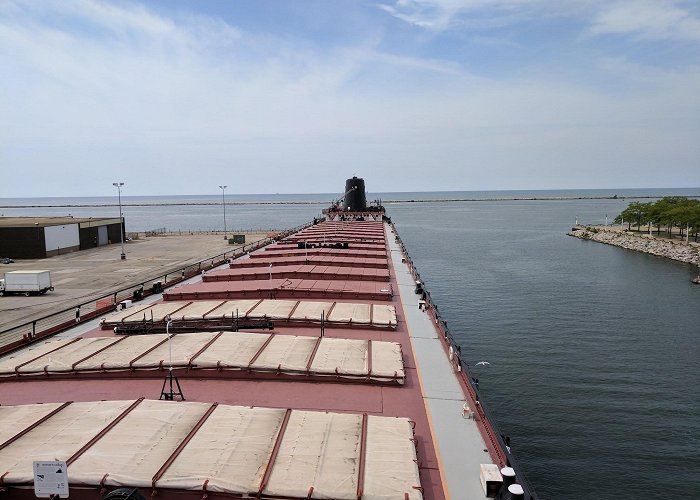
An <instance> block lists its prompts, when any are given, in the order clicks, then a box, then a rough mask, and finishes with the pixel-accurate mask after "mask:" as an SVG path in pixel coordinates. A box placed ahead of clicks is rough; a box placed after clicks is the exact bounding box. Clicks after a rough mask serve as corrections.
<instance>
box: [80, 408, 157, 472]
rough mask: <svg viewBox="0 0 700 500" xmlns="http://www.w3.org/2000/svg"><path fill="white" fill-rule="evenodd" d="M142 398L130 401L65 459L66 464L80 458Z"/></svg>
mask: <svg viewBox="0 0 700 500" xmlns="http://www.w3.org/2000/svg"><path fill="white" fill-rule="evenodd" d="M144 399H145V398H138V399H137V400H136V401H134V402H133V403H131V405H130V406H129V407H128V408H127V409H126V410H124V411H123V412H121V413H120V414H119V416H118V417H117V418H115V419H114V420H112V421H111V422H110V423H109V424H107V426H106V427H104V428H103V429H102V430H101V431H100V432H98V433H97V434H96V435H95V437H93V438H92V439H91V440H90V441H88V442H87V443H85V445H83V447H82V448H80V449H79V450H78V451H76V452H75V453H74V454H73V455H72V456H71V457H70V458H69V459H68V460H66V465H70V464H72V463H73V462H75V461H76V460H78V459H79V458H80V456H81V455H82V454H83V453H85V452H86V451H88V450H89V449H90V448H92V446H93V445H94V444H95V443H96V442H98V441H99V440H100V439H102V438H103V437H104V436H105V434H107V433H108V432H109V431H111V430H112V429H114V427H115V426H116V425H117V424H118V423H119V422H121V421H122V420H123V419H124V417H126V416H127V415H128V414H129V413H131V410H133V409H134V408H136V407H137V406H138V405H139V404H141V401H143V400H144Z"/></svg>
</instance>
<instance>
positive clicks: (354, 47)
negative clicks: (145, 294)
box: [0, 2, 700, 197]
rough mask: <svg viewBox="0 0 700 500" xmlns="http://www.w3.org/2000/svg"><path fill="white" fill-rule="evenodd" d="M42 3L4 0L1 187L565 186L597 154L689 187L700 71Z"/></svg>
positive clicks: (600, 162) (600, 160)
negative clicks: (593, 82)
mask: <svg viewBox="0 0 700 500" xmlns="http://www.w3.org/2000/svg"><path fill="white" fill-rule="evenodd" d="M37 5H44V2H41V3H35V2H32V3H27V4H23V3H17V4H13V5H12V8H5V10H3V9H2V8H0V67H2V68H3V71H4V72H5V73H4V76H3V78H2V80H0V116H1V117H2V120H1V121H0V128H1V130H0V166H1V167H2V168H1V170H3V171H12V172H21V173H22V175H17V176H11V177H9V178H8V177H4V178H3V182H2V183H1V184H0V197H3V196H21V195H26V196H38V195H51V194H55V195H60V194H63V195H71V194H73V195H78V194H88V193H89V194H93V193H94V194H99V189H104V190H106V191H108V192H109V191H111V189H112V188H111V182H112V181H113V180H114V179H112V177H113V173H114V172H119V173H120V176H121V179H122V180H124V181H126V182H128V185H129V187H130V188H129V189H130V194H159V193H163V194H166V193H168V194H170V193H196V192H208V191H209V189H210V188H211V189H213V188H215V186H216V185H218V184H221V183H227V184H229V185H230V186H232V192H261V191H264V192H276V191H279V192H295V191H296V192H302V191H335V190H336V189H337V178H341V179H342V178H343V176H344V175H345V172H347V171H350V172H351V173H357V174H358V175H365V176H368V177H369V176H370V175H371V176H374V177H375V178H376V179H377V182H378V184H375V185H373V187H372V189H373V190H375V191H381V190H388V189H391V190H399V189H405V190H416V189H487V188H494V187H499V186H500V187H502V188H507V187H514V188H517V187H519V186H522V187H538V186H539V187H566V186H569V187H576V186H577V185H582V184H580V182H583V181H585V179H586V175H589V174H586V172H588V170H586V169H590V168H591V165H593V166H594V167H593V170H595V171H601V172H603V171H608V172H613V174H615V175H616V176H617V180H613V181H610V185H615V184H617V185H624V184H626V182H625V179H628V178H631V176H632V175H636V176H639V175H646V176H647V177H646V178H647V179H653V178H655V176H656V175H657V174H656V173H655V172H654V169H655V168H659V165H665V164H666V163H668V164H675V167H674V170H673V171H672V172H671V171H669V172H667V174H668V176H667V178H670V177H672V175H674V174H673V172H676V173H677V174H675V175H677V177H678V178H679V179H683V182H685V183H688V182H691V183H694V185H700V178H699V177H698V175H699V174H698V172H696V171H695V170H694V169H695V167H696V166H697V161H696V160H697V157H698V156H700V155H699V154H698V153H699V151H698V146H697V141H696V140H695V137H697V135H698V133H699V131H698V127H699V125H698V123H697V119H696V118H695V117H697V116H700V103H699V102H698V99H697V98H696V97H693V96H696V95H697V90H696V89H697V88H698V82H699V81H700V70H699V69H698V68H685V69H679V70H677V71H676V72H674V73H672V74H669V73H667V72H664V71H661V70H654V71H652V70H649V69H648V68H645V67H643V66H634V67H630V66H624V65H623V64H622V63H623V62H624V61H622V62H620V61H614V62H608V63H605V64H604V65H603V67H602V70H603V71H605V72H607V73H611V72H613V71H614V70H615V69H616V68H617V69H619V68H622V70H621V72H620V73H619V74H617V73H616V74H615V77H616V78H625V79H626V83H628V84H629V91H626V92H624V93H618V94H615V93H613V92H607V91H605V90H601V89H597V88H594V87H591V86H587V85H585V84H574V83H568V84H567V83H562V82H560V81H554V80H552V79H550V78H548V77H547V76H548V75H543V76H531V77H530V78H528V79H525V78H523V77H519V78H515V77H505V78H501V79H499V80H495V79H490V78H484V77H479V76H475V75H471V74H466V73H465V72H464V71H463V70H461V69H460V66H459V65H457V64H454V63H452V62H450V61H442V60H435V59H429V58H419V57H411V56H410V55H401V56H398V55H395V54H391V53H386V52H383V51H381V50H380V49H379V48H378V47H380V41H379V40H377V39H375V38H368V39H361V40H356V41H354V42H353V43H351V44H348V45H347V46H345V47H342V48H334V47H329V46H322V45H321V44H314V43H310V42H307V41H301V42H300V41H298V40H293V39H288V38H284V37H279V36H276V35H269V34H265V33H262V32H256V33H251V32H248V31H245V30H241V29H240V28H238V27H236V26H231V25H229V24H227V23H225V22H224V21H222V20H220V19H216V18H209V17H197V16H186V17H173V18H163V17H162V16H159V15H157V14H155V13H153V12H151V11H148V10H146V9H144V8H141V7H132V6H131V4H108V5H107V7H104V4H101V3H100V4H97V6H96V7H95V8H94V9H93V10H91V11H90V12H89V13H88V14H85V13H84V12H82V11H81V12H77V11H76V9H77V7H75V8H74V7H71V8H68V9H66V10H62V6H63V5H64V3H63V2H57V3H51V4H48V5H50V6H51V9H52V10H51V12H48V13H47V12H46V11H41V8H39V7H37ZM70 5H71V6H80V5H82V3H81V2H75V3H71V4H70ZM103 7H104V8H103ZM113 9H116V10H117V11H116V12H115V11H114V10H113ZM78 10H80V9H78ZM38 11H41V12H38ZM59 11H60V13H61V15H60V16H56V14H57V13H58V12H59ZM58 18H61V19H63V20H64V21H65V24H61V23H59V22H57V21H56V19H58ZM639 82H642V83H643V85H642V86H640V85H639ZM645 170H646V173H645ZM426 171H429V172H430V175H425V172H426ZM364 172H370V173H369V174H364ZM584 174H585V175H584ZM75 179H81V184H78V185H76V183H75ZM212 179H216V182H214V183H213V182H212ZM554 180H556V182H557V183H554ZM28 181H33V182H28ZM506 181H507V184H506ZM565 182H568V184H564V183H565ZM647 182H652V181H647ZM89 183H91V184H90V185H88V184H89ZM630 184H634V185H640V184H641V183H640V182H638V181H635V182H630V183H628V185H630ZM591 185H595V182H593V181H591V182H590V183H589V184H588V186H591ZM681 185H682V184H681ZM686 185H687V184H686ZM91 186H97V187H96V188H93V187H91ZM234 186H235V187H234ZM28 189H31V191H27V190H28ZM95 189H96V190H97V191H95ZM22 190H24V191H22Z"/></svg>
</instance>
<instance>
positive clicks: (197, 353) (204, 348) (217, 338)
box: [187, 332, 224, 368]
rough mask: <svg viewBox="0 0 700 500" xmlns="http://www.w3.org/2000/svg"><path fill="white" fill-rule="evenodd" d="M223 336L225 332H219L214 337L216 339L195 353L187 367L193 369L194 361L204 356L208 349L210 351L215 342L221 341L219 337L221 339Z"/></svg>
mask: <svg viewBox="0 0 700 500" xmlns="http://www.w3.org/2000/svg"><path fill="white" fill-rule="evenodd" d="M223 334H224V332H219V333H217V334H216V335H214V338H212V339H211V340H209V342H207V343H206V344H204V347H202V348H201V349H200V350H199V351H197V352H196V353H194V355H193V356H192V357H191V358H190V362H189V363H188V364H187V367H188V368H191V367H192V361H194V360H195V359H197V356H199V355H200V354H202V353H203V352H204V351H206V350H207V349H209V347H211V345H212V344H213V343H214V342H216V341H217V340H219V337H221V336H222V335H223Z"/></svg>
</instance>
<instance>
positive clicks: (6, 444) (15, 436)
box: [0, 401, 73, 450]
mask: <svg viewBox="0 0 700 500" xmlns="http://www.w3.org/2000/svg"><path fill="white" fill-rule="evenodd" d="M72 402H73V401H68V402H67V403H63V404H62V405H61V406H59V407H58V408H55V409H53V410H51V411H50V412H49V413H47V414H46V415H44V416H43V417H41V418H40V419H39V420H37V421H36V422H34V423H32V424H30V425H29V426H27V427H25V428H24V429H22V430H21V431H19V432H18V433H17V434H15V435H14V436H12V437H11V438H10V439H8V440H7V441H5V442H4V443H2V444H0V450H3V449H5V448H6V447H8V446H9V445H11V444H12V443H14V442H15V441H17V440H18V439H19V438H21V437H22V436H24V435H25V434H26V433H28V432H29V431H31V430H33V429H36V428H37V427H39V426H40V425H41V424H43V423H44V422H46V421H47V420H48V419H50V418H51V417H53V416H54V415H55V414H56V413H58V412H59V411H61V410H63V409H64V408H65V407H67V406H68V405H70V404H71V403H72Z"/></svg>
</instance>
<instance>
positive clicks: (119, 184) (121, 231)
mask: <svg viewBox="0 0 700 500" xmlns="http://www.w3.org/2000/svg"><path fill="white" fill-rule="evenodd" d="M123 185H124V183H123V182H113V183H112V186H114V187H116V188H117V192H118V193H119V237H120V238H121V240H122V260H126V254H125V253H124V218H123V217H122V186H123Z"/></svg>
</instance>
